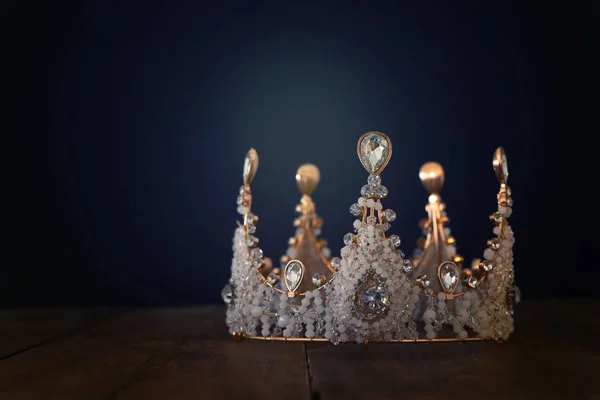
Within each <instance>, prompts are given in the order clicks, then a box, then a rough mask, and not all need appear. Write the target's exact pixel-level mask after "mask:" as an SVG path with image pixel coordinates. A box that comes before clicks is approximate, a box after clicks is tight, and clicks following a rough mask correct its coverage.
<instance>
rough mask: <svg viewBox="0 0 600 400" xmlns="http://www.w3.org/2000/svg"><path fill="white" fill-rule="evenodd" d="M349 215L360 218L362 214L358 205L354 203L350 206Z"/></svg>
mask: <svg viewBox="0 0 600 400" xmlns="http://www.w3.org/2000/svg"><path fill="white" fill-rule="evenodd" d="M350 214H352V215H354V216H355V217H360V216H361V214H362V207H361V206H359V205H358V203H354V204H352V205H351V206H350Z"/></svg>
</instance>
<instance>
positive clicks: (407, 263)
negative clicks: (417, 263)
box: [402, 258, 413, 273]
mask: <svg viewBox="0 0 600 400" xmlns="http://www.w3.org/2000/svg"><path fill="white" fill-rule="evenodd" d="M402 269H403V270H404V272H406V273H409V272H410V271H412V269H413V265H412V262H410V260H409V259H408V258H405V259H404V261H402Z"/></svg>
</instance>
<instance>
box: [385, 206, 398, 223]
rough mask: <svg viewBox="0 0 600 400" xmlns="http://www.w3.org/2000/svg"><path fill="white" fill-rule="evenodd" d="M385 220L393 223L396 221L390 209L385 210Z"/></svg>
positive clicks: (394, 213) (394, 214) (393, 212)
mask: <svg viewBox="0 0 600 400" xmlns="http://www.w3.org/2000/svg"><path fill="white" fill-rule="evenodd" d="M385 219H386V220H387V221H388V222H394V221H395V220H396V212H395V211H394V210H392V209H389V208H388V209H387V210H385Z"/></svg>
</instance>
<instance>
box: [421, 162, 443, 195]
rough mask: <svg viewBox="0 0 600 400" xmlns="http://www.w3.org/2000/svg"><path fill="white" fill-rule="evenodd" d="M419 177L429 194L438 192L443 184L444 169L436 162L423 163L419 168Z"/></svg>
mask: <svg viewBox="0 0 600 400" xmlns="http://www.w3.org/2000/svg"><path fill="white" fill-rule="evenodd" d="M419 179H421V182H422V183H423V186H425V190H427V191H428V192H429V194H438V193H439V192H440V191H441V190H442V186H443V185H444V169H443V168H442V166H441V165H440V164H438V163H436V162H428V163H425V164H423V166H421V169H420V170H419ZM430 201H431V200H430Z"/></svg>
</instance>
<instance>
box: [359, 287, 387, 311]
mask: <svg viewBox="0 0 600 400" xmlns="http://www.w3.org/2000/svg"><path fill="white" fill-rule="evenodd" d="M363 303H364V305H365V306H366V307H367V308H368V309H369V310H372V311H375V312H377V311H383V310H385V308H386V307H387V306H388V305H389V304H390V300H389V297H388V294H387V291H386V290H385V288H384V287H383V286H372V287H370V288H368V289H367V290H365V292H364V294H363Z"/></svg>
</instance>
